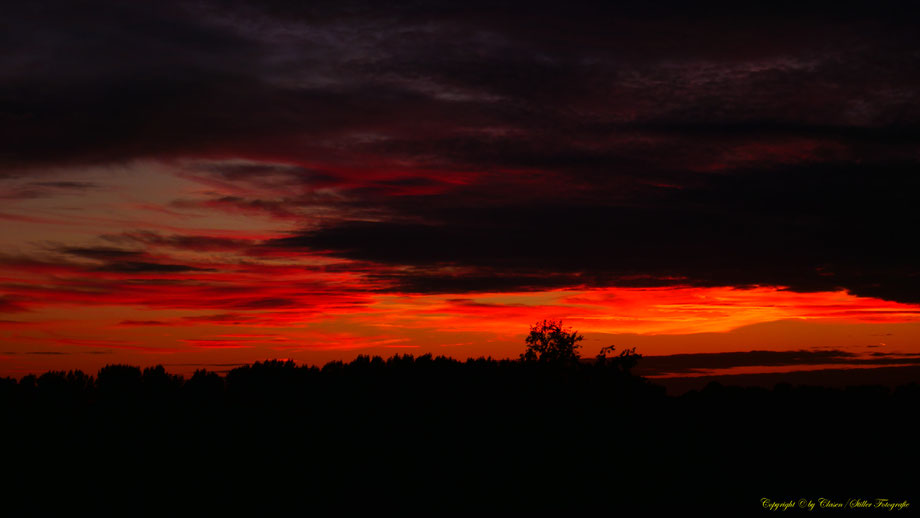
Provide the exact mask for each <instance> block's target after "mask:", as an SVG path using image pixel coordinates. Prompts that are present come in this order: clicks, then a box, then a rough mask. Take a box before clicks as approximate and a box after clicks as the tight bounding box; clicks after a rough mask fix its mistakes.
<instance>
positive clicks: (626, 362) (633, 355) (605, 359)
mask: <svg viewBox="0 0 920 518" xmlns="http://www.w3.org/2000/svg"><path fill="white" fill-rule="evenodd" d="M615 350H616V346H613V345H608V346H607V347H602V348H601V351H600V352H599V353H598V354H597V364H598V365H608V366H616V367H617V368H618V369H619V370H621V371H623V372H624V373H626V374H629V373H630V371H631V370H632V368H633V367H635V366H636V364H637V363H638V362H639V360H640V359H641V358H642V355H641V354H639V353H637V352H636V348H635V347H633V348H632V349H623V350H622V351H620V354H618V355H614V354H613V352H614V351H615ZM608 354H610V356H608Z"/></svg>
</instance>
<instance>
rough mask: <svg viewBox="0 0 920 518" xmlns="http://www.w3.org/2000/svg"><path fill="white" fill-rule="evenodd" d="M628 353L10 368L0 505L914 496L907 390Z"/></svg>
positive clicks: (721, 507) (307, 506)
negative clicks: (686, 378) (739, 373)
mask: <svg viewBox="0 0 920 518" xmlns="http://www.w3.org/2000/svg"><path fill="white" fill-rule="evenodd" d="M634 363H635V358H632V359H626V360H624V358H623V357H617V356H615V357H613V358H607V359H597V360H591V361H580V362H536V361H530V362H528V361H523V360H502V361H497V360H493V359H478V360H467V361H457V360H453V359H449V358H445V357H431V355H424V356H420V357H418V358H414V357H412V356H411V355H404V356H399V355H396V356H393V357H390V358H388V359H383V358H380V357H373V358H371V357H367V356H359V357H358V358H357V359H356V360H354V361H352V362H349V363H343V362H332V363H328V364H326V365H324V366H323V367H322V368H318V367H307V366H297V365H295V364H294V363H293V362H290V361H288V362H285V361H275V360H270V361H265V362H257V363H254V364H252V365H247V366H244V367H239V368H235V369H232V370H231V371H229V372H228V373H227V374H226V376H220V375H218V374H216V373H214V372H208V371H205V370H199V371H198V372H196V373H195V374H194V375H193V376H191V377H190V378H188V379H183V378H182V377H179V376H174V375H170V374H169V373H168V372H167V371H165V370H164V369H163V368H162V367H160V366H158V367H153V368H145V369H143V370H141V369H140V368H138V367H133V366H127V365H110V366H107V367H105V368H103V369H102V370H100V371H99V372H98V373H97V374H96V375H95V376H90V375H87V374H85V373H82V372H79V371H76V372H74V371H71V372H67V373H65V372H48V373H45V374H43V375H41V376H26V377H24V378H22V379H20V380H18V382H17V380H14V379H11V378H6V379H3V380H0V408H2V416H3V420H4V423H5V425H4V432H3V435H4V437H3V440H4V444H5V445H7V454H6V461H5V462H4V471H5V472H6V473H8V474H10V475H12V477H11V478H12V481H11V485H8V486H7V491H8V493H7V495H8V497H7V499H6V502H7V504H9V503H12V502H17V503H19V504H23V505H24V506H25V507H26V508H28V509H31V511H32V512H34V513H35V514H38V515H40V514H45V513H46V512H53V510H56V509H61V508H64V509H81V510H99V511H112V512H119V511H124V510H126V509H132V510H136V511H137V512H140V511H142V510H143V511H151V510H160V511H162V512H164V513H173V512H178V511H179V510H181V511H182V512H189V511H192V510H195V509H197V510H198V511H200V512H216V511H218V510H223V511H232V510H240V509H257V510H259V512H260V513H264V512H268V513H273V512H280V511H288V510H290V511H298V510H299V511H301V512H303V513H308V511H309V510H319V509H325V510H334V511H336V512H341V513H346V512H352V511H359V510H367V509H370V508H373V509H375V510H376V511H378V512H382V511H384V510H387V509H396V510H400V509H402V510H414V511H424V512H426V513H431V514H434V515H440V514H446V513H449V512H453V511H462V512H466V513H474V512H482V511H484V510H486V509H488V510H490V511H499V512H503V513H520V512H528V511H537V510H550V511H556V512H560V513H573V512H575V513H577V512H581V511H589V510H596V511H603V512H609V513H611V514H614V515H616V514H617V510H618V509H619V510H624V509H637V508H643V509H646V510H648V511H649V512H651V511H654V510H656V509H658V510H661V509H668V510H674V511H679V510H681V509H683V510H684V511H685V512H690V511H691V510H693V509H709V510H711V512H713V513H717V514H721V513H722V512H728V513H729V514H734V515H736V516H741V515H746V514H749V513H756V512H765V510H764V509H763V507H762V504H761V499H762V498H765V497H766V498H770V499H771V500H773V501H787V500H790V499H794V500H798V499H800V498H803V497H805V498H814V499H817V498H828V499H834V498H836V499H837V500H840V501H843V502H846V501H847V500H849V499H852V498H854V497H861V498H870V499H874V498H887V499H889V500H890V501H892V502H894V501H897V502H901V501H903V500H906V501H908V502H910V503H911V506H914V505H916V502H915V501H914V500H911V498H912V497H916V490H917V485H916V477H915V476H914V475H912V473H914V471H913V469H912V467H913V466H915V465H916V462H917V460H918V456H920V447H918V442H917V440H916V434H915V427H914V426H913V417H914V414H915V413H916V409H917V408H918V403H920V386H918V385H917V384H916V383H912V384H910V385H905V386H901V387H898V388H896V389H894V390H891V389H889V388H886V387H881V386H856V387H847V388H845V389H831V388H822V387H818V386H804V385H802V386H792V385H789V384H780V385H776V386H775V387H774V388H772V389H763V388H740V387H732V386H723V385H719V384H717V383H712V384H709V385H707V386H706V387H705V388H704V389H702V390H699V391H697V390H691V391H689V392H686V393H684V394H683V395H681V396H679V397H673V396H667V395H666V394H665V390H664V388H663V387H661V386H658V385H655V384H653V383H650V382H648V381H647V380H645V379H643V378H641V377H638V376H634V375H632V374H630V372H629V370H630V369H629V367H630V366H631V365H632V364H634ZM192 508H194V509H192ZM863 512H865V510H863ZM898 512H899V513H907V512H912V507H911V508H906V509H903V510H901V511H898Z"/></svg>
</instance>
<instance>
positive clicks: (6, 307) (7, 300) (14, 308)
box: [0, 295, 29, 322]
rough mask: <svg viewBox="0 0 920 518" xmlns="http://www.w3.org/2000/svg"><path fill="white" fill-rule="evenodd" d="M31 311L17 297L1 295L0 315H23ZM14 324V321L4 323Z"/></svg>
mask: <svg viewBox="0 0 920 518" xmlns="http://www.w3.org/2000/svg"><path fill="white" fill-rule="evenodd" d="M28 310H29V309H28V308H27V307H26V306H24V305H22V303H21V301H20V300H19V299H17V298H16V297H10V296H5V295H0V313H21V312H23V311H28ZM4 322H13V321H4Z"/></svg>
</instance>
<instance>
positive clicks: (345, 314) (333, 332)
mask: <svg viewBox="0 0 920 518" xmlns="http://www.w3.org/2000/svg"><path fill="white" fill-rule="evenodd" d="M592 4H593V3H582V2H577V1H576V2H564V3H541V2H499V1H491V2H477V1H469V0H467V1H463V2H447V1H431V2H406V1H394V2H385V3H382V2H348V1H342V0H338V1H335V2H322V1H318V2H288V1H277V2H275V1H260V2H247V1H229V2H216V1H208V0H204V1H195V2H175V1H161V2H104V1H84V2H72V1H54V0H52V1H47V2H32V1H29V2H24V1H23V2H19V1H14V2H8V3H5V4H4V15H3V17H2V18H3V19H2V20H0V229H2V231H0V376H21V375H23V374H26V373H38V372H44V371H46V370H51V369H53V370H68V369H77V368H79V369H83V370H86V371H90V372H95V370H96V369H98V368H99V367H101V366H103V365H106V364H111V363H129V364H134V365H155V364H163V365H165V366H167V368H169V369H170V370H171V371H173V372H184V373H188V372H192V371H194V370H195V369H198V368H207V369H211V370H218V371H219V370H222V369H223V370H226V369H229V368H232V367H233V366H235V365H239V364H244V363H250V362H253V361H258V360H264V359H269V358H290V359H294V360H296V361H297V362H301V363H305V364H318V365H322V364H323V363H325V362H328V361H332V360H349V359H351V358H354V357H355V356H356V355H359V354H367V355H381V356H390V355H393V354H406V353H408V354H414V355H420V354H426V353H431V354H434V355H447V356H452V357H455V358H458V359H464V358H468V357H480V356H491V357H494V358H516V357H517V356H518V355H519V354H520V353H521V352H523V349H524V337H525V336H526V334H527V332H528V330H529V327H530V325H532V324H533V323H535V322H536V321H539V320H543V319H561V320H562V321H563V323H564V324H566V325H569V326H571V327H572V328H573V329H575V330H577V331H578V332H580V333H582V334H583V335H584V336H585V340H584V341H583V342H582V350H581V352H582V355H583V356H589V357H590V356H593V355H595V354H596V353H597V352H598V350H599V349H600V348H601V347H603V346H608V345H615V346H616V347H617V350H623V349H625V348H633V347H635V348H636V349H637V351H638V352H639V353H641V354H644V355H646V356H667V357H669V358H670V360H668V361H659V363H658V364H659V365H665V366H670V367H667V368H664V367H662V370H661V371H660V372H658V374H669V373H670V374H675V373H677V374H686V373H687V372H696V373H700V372H709V371H711V370H712V369H732V368H734V369H736V370H737V369H741V370H742V371H744V372H751V371H752V370H753V371H769V370H770V369H778V368H781V369H793V368H815V366H816V365H819V366H821V365H823V366H837V367H839V366H849V367H860V368H865V367H872V366H881V365H884V366H886V367H890V366H892V365H909V364H917V363H918V362H920V245H918V244H917V239H916V229H917V228H918V223H920V215H918V214H920V213H918V211H917V210H916V207H917V205H918V201H920V195H918V187H920V176H918V174H917V166H918V163H920V33H918V31H916V23H915V22H916V19H917V14H918V12H917V11H916V7H913V3H912V2H896V1H884V0H883V1H874V2H839V1H837V2H829V1H827V2H823V1H816V2H807V3H802V2H784V1H778V2H769V3H764V5H762V6H753V5H746V4H747V3H743V2H715V1H703V2H693V3H692V4H693V5H692V6H691V5H685V4H686V3H684V2H662V1H658V2H656V1H648V2H618V3H616V4H615V5H608V6H606V7H600V6H596V5H592ZM802 4H807V5H802ZM764 352H766V353H764ZM681 359H685V360H687V362H684V363H682V364H681V366H675V365H676V364H675V362H677V361H678V360H681ZM691 360H692V361H691ZM669 362H670V363H669ZM688 362H689V363H688Z"/></svg>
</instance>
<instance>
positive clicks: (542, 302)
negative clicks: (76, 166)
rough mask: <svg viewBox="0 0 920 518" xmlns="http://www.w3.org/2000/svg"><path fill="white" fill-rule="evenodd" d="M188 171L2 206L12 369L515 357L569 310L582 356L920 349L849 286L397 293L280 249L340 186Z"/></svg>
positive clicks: (919, 337) (107, 175)
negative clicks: (293, 194) (620, 351)
mask: <svg viewBox="0 0 920 518" xmlns="http://www.w3.org/2000/svg"><path fill="white" fill-rule="evenodd" d="M224 165H226V163H224ZM230 165H232V166H245V167H251V166H258V165H259V164H258V163H256V162H251V161H239V162H232V163H230ZM186 169H188V167H185V166H184V165H183V164H181V163H172V162H167V161H132V162H129V163H127V164H124V165H121V166H117V167H116V166H111V167H95V168H91V167H85V168H82V169H80V170H79V171H70V170H63V169H62V170H49V171H46V172H44V173H43V174H44V176H43V182H44V183H43V184H47V185H58V184H60V185H63V186H67V185H69V183H68V180H70V179H72V178H73V177H74V176H75V175H78V176H79V177H80V178H81V181H83V182H85V184H86V185H92V186H93V187H92V188H87V189H83V190H79V189H78V190H68V189H64V188H62V189H60V190H57V191H53V192H48V193H45V194H43V195H42V196H31V195H30V196H21V197H18V198H17V197H12V196H11V197H9V199H7V200H5V203H4V207H3V211H2V213H0V218H2V219H3V220H4V221H5V222H6V223H5V225H6V226H5V227H4V231H3V232H2V233H0V246H2V252H0V376H6V375H13V376H18V375H23V374H26V373H39V372H44V371H47V370H51V369H55V370H68V369H83V370H85V371H88V372H95V371H96V370H97V369H98V368H100V367H101V366H104V365H106V364H110V363H130V364H135V365H142V366H147V365H156V364H163V365H165V366H167V367H168V368H169V369H171V370H173V371H175V372H179V373H185V374H188V373H190V372H193V371H194V370H195V369H196V368H208V369H213V370H226V369H228V368H231V367H232V366H234V365H237V364H241V363H251V362H254V361H259V360H264V359H269V358H279V357H285V358H292V359H294V360H296V361H298V362H302V363H308V364H323V363H325V362H328V361H331V360H349V359H351V358H354V357H355V356H356V355H358V354H369V355H381V356H391V355H393V354H396V353H400V354H405V353H411V354H416V355H420V354H426V353H431V354H434V355H446V356H452V357H455V358H459V359H463V358H467V357H480V356H491V357H493V358H514V357H517V356H518V354H519V353H520V352H521V350H522V349H523V339H524V336H525V335H526V334H527V331H528V329H529V326H530V325H531V324H533V323H534V322H536V321H538V320H542V319H561V320H562V321H563V322H564V323H565V324H566V325H568V326H571V327H572V328H574V329H575V330H577V331H578V332H580V333H582V334H584V335H585V340H584V342H583V343H582V346H583V349H582V354H583V356H593V355H594V354H596V353H597V351H598V350H599V349H600V348H601V347H603V346H606V345H610V344H615V345H616V346H617V347H618V348H622V347H636V348H637V349H638V350H639V352H640V353H643V354H646V355H666V354H677V353H700V352H724V351H744V350H751V349H771V350H797V349H812V348H841V349H847V348H851V349H852V348H861V347H883V348H886V350H892V351H900V352H920V351H918V345H917V344H920V307H918V306H917V305H914V304H904V303H896V302H891V301H886V300H880V299H875V298H867V297H858V296H855V295H852V294H849V293H847V292H845V291H833V292H829V291H826V292H814V293H799V292H794V291H789V290H786V289H783V288H782V287H773V286H759V287H752V288H747V289H741V288H731V287H708V288H707V287H693V286H672V287H660V288H581V289H578V288H572V289H556V290H543V291H519V292H515V291H509V292H501V293H453V294H451V293H439V294H401V293H402V291H403V290H402V289H401V287H400V286H399V285H395V284H393V283H392V281H390V280H389V279H392V276H391V275H390V274H392V273H394V272H397V273H400V272H402V269H401V268H402V267H400V266H398V265H396V266H394V265H387V264H377V263H371V262H363V263H362V262H356V261H350V260H347V259H343V258H338V257H333V256H330V255H327V254H325V253H323V251H321V250H320V251H310V250H305V249H300V248H296V247H295V248H284V247H272V246H268V245H267V243H271V241H272V240H273V239H278V238H284V237H287V236H290V235H292V233H296V232H297V231H299V230H301V229H303V228H305V227H307V228H309V227H310V225H314V224H318V223H316V221H320V220H321V217H333V218H334V217H336V214H337V213H336V211H337V210H340V209H338V208H337V207H336V206H335V205H329V206H326V207H323V206H322V205H321V204H322V200H323V199H324V198H323V196H328V197H330V198H335V197H336V196H340V195H341V193H337V191H336V189H337V187H335V186H330V187H324V188H323V189H320V190H318V191H315V192H314V191H309V192H308V187H309V185H308V184H303V185H300V184H298V185H300V187H298V188H300V189H303V192H301V193H299V194H300V195H302V196H307V195H308V194H309V195H310V196H314V195H315V196H316V197H317V198H315V199H316V200H318V201H317V202H316V203H317V204H319V205H320V206H314V205H311V204H310V203H306V202H304V203H299V202H298V203H291V204H288V205H286V206H280V205H277V204H273V203H269V202H261V203H255V202H253V203H244V202H243V201H241V199H239V198H238V197H239V196H240V195H242V194H246V195H247V196H249V197H250V198H251V199H252V200H263V199H264V200H278V199H285V198H284V197H285V196H288V195H290V192H289V191H290V190H291V188H292V187H291V184H290V183H285V182H281V181H278V182H276V181H273V180H272V178H271V177H257V178H249V179H248V180H247V179H243V180H238V181H237V182H236V183H234V181H231V179H228V178H225V177H221V176H220V175H218V176H214V175H211V176H208V175H207V174H206V173H204V172H199V173H195V174H191V173H189V172H188V171H187V170H186ZM199 170H201V169H200V167H199ZM364 173H366V172H362V174H364ZM359 176H361V175H357V176H356V178H357V177H359ZM349 178H350V177H349ZM4 181H5V182H6V184H7V188H8V189H9V190H10V192H20V191H23V192H25V191H27V190H28V188H30V187H29V185H31V184H28V183H27V182H28V181H29V180H28V179H26V178H18V177H15V176H13V177H9V178H7V179H5V180H4ZM239 182H243V183H242V184H240V183H239ZM71 183H72V182H71ZM2 185H3V184H2V183H0V186H2ZM17 189H18V190H17ZM305 199H308V200H313V199H314V198H305ZM295 209H296V210H295ZM407 268H408V267H407ZM444 272H445V273H446V274H447V275H454V274H458V275H459V274H461V273H465V271H464V270H463V268H459V267H457V268H454V267H445V268H444ZM473 273H476V274H478V275H490V274H489V272H488V271H485V273H483V272H473ZM752 330H755V331H756V332H755V331H752Z"/></svg>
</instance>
